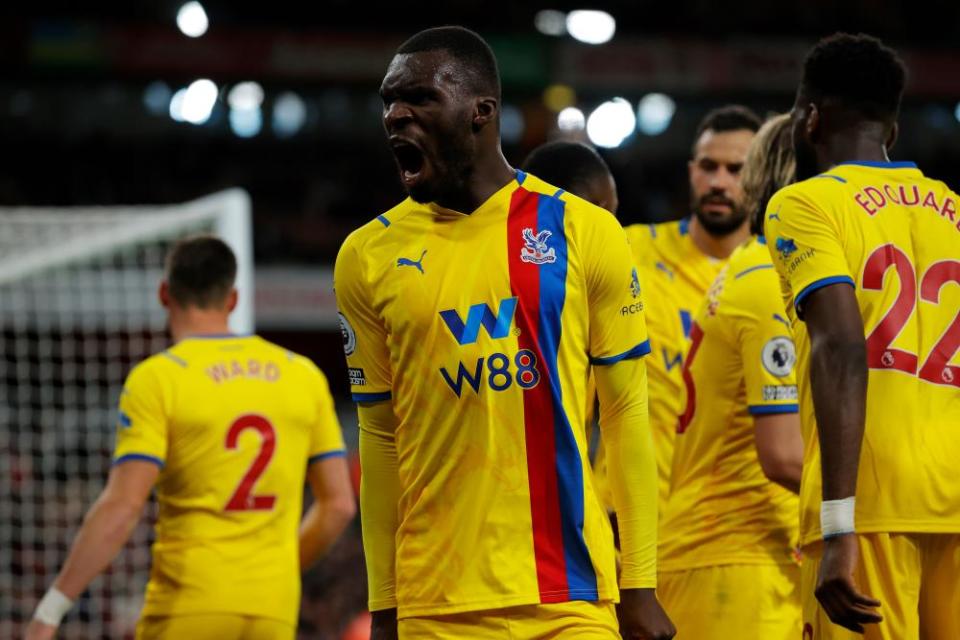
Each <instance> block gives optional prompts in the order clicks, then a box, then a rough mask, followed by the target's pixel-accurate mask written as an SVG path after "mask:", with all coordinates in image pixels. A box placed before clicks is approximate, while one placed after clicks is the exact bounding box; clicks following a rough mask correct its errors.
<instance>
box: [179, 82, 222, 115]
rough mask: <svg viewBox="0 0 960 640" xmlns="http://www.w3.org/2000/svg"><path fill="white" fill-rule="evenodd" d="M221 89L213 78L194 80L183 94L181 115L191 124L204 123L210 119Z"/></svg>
mask: <svg viewBox="0 0 960 640" xmlns="http://www.w3.org/2000/svg"><path fill="white" fill-rule="evenodd" d="M219 93H220V90H219V89H217V85H215V84H214V83H213V80H207V79H206V78H204V79H202V80H194V81H193V82H191V83H190V86H189V87H187V92H186V93H185V94H184V96H183V106H182V107H181V109H180V115H181V116H183V119H184V120H186V121H187V122H189V123H191V124H203V123H204V122H206V121H207V120H209V119H210V114H211V113H212V112H213V106H214V105H215V104H216V103H217V95H218V94H219Z"/></svg>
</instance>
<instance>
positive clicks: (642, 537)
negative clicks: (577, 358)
mask: <svg viewBox="0 0 960 640" xmlns="http://www.w3.org/2000/svg"><path fill="white" fill-rule="evenodd" d="M596 376H597V394H598V395H599V396H600V429H601V433H602V437H603V444H604V450H605V452H606V454H607V476H608V479H609V483H610V489H611V491H612V493H613V505H614V508H615V510H616V513H617V527H618V530H619V534H620V550H621V571H620V588H621V589H649V588H654V587H656V586H657V491H658V487H657V460H656V456H655V455H654V449H653V437H652V435H651V433H650V422H649V418H648V416H647V365H646V363H645V362H644V360H643V358H634V359H627V360H623V361H621V362H618V363H617V364H614V365H612V366H609V367H597V368H596Z"/></svg>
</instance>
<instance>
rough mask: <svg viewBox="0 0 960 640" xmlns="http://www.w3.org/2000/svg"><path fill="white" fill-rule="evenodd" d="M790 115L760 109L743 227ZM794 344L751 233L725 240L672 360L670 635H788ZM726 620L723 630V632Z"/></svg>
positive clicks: (796, 473)
mask: <svg viewBox="0 0 960 640" xmlns="http://www.w3.org/2000/svg"><path fill="white" fill-rule="evenodd" d="M793 175H794V163H793V154H792V152H791V149H790V131H789V117H788V116H786V115H781V116H776V117H774V118H771V119H770V120H768V121H767V123H766V124H764V126H763V127H762V128H761V129H760V131H759V132H758V133H757V135H756V137H755V138H754V140H753V142H752V144H751V146H750V150H749V153H748V155H747V160H746V164H745V166H744V173H743V185H744V189H745V198H746V201H747V203H749V206H750V210H749V213H750V215H751V223H752V227H753V229H754V232H755V233H757V232H759V231H761V229H760V226H761V223H762V219H761V217H760V215H761V214H760V213H759V212H762V211H763V210H764V209H765V206H766V201H767V200H768V199H769V198H770V196H771V195H772V194H773V193H774V192H776V191H777V189H779V188H781V187H783V186H785V185H787V184H789V183H790V182H792V180H793ZM795 361H796V357H795V355H794V346H793V341H792V337H791V331H790V324H789V323H788V322H787V320H786V313H785V312H784V309H783V303H782V300H781V296H780V289H779V283H778V280H777V274H776V272H775V271H774V269H773V265H772V263H771V261H770V256H769V253H768V252H767V248H766V246H765V245H764V238H763V236H762V235H761V234H759V233H758V235H756V236H754V237H751V238H750V239H749V240H748V241H747V242H746V243H744V244H743V245H741V246H740V247H739V248H737V249H736V251H734V253H733V254H732V255H731V257H730V261H729V263H728V264H727V266H726V267H725V268H724V269H723V270H722V271H721V272H720V275H719V276H718V277H717V279H716V281H715V282H714V284H713V286H712V287H711V288H710V290H709V291H708V293H707V297H706V299H705V300H704V302H703V305H702V306H701V308H700V310H699V312H698V313H697V314H696V316H695V321H694V325H693V328H692V331H691V343H690V350H689V352H688V354H687V357H686V359H685V362H684V369H683V379H684V383H685V385H686V403H685V407H684V410H683V413H682V414H681V415H680V416H679V419H678V425H677V438H676V445H675V447H676V448H675V450H674V457H673V469H672V472H671V487H670V497H669V499H668V501H667V505H666V509H665V512H664V513H663V514H662V519H661V535H660V539H661V540H662V543H661V545H660V549H659V567H660V576H659V585H660V586H659V589H658V591H659V592H660V594H661V601H662V602H663V606H664V608H666V610H667V612H668V614H669V615H670V617H671V619H673V620H674V621H675V623H676V626H677V637H681V638H697V639H698V640H711V639H713V638H716V639H717V640H720V639H725V638H729V637H731V633H734V634H735V635H736V637H737V638H739V639H741V640H761V639H762V640H779V639H781V638H782V639H784V640H786V639H788V638H789V639H793V638H798V637H799V636H800V634H801V632H802V631H801V616H800V592H799V583H800V569H799V566H798V562H797V557H796V554H795V551H794V550H795V548H796V541H797V527H798V523H797V509H798V503H797V496H796V493H797V492H798V491H799V486H800V472H801V468H802V464H803V443H802V441H801V437H800V423H799V419H798V417H797V387H796V381H795V379H794V371H793V368H794V363H795ZM734 630H735V631H734Z"/></svg>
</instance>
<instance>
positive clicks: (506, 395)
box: [334, 27, 673, 640]
mask: <svg viewBox="0 0 960 640" xmlns="http://www.w3.org/2000/svg"><path fill="white" fill-rule="evenodd" d="M380 92H381V96H382V98H383V104H384V112H383V123H384V127H385V129H386V133H387V136H388V139H389V143H390V146H391V149H392V150H393V153H394V155H395V157H396V160H397V165H398V168H399V173H400V178H401V181H402V183H403V185H404V187H405V188H406V190H407V192H408V194H409V195H410V197H409V198H407V199H406V200H404V201H403V202H401V203H400V204H399V205H397V206H396V207H394V208H393V209H391V210H390V211H388V212H386V213H384V214H382V215H380V216H377V218H376V219H374V220H372V221H371V222H370V223H368V224H367V225H365V226H363V227H361V228H360V229H358V230H357V231H355V232H354V233H353V234H351V236H350V237H349V238H348V239H347V240H346V242H345V243H344V245H343V247H342V248H341V250H340V254H339V255H338V257H337V264H336V269H335V274H334V278H335V284H336V293H337V303H338V306H339V308H340V311H341V313H342V316H343V317H342V319H341V320H342V322H343V331H344V345H345V351H346V355H347V362H348V365H349V367H350V381H351V387H352V391H353V394H354V398H355V399H356V400H357V401H358V403H359V405H358V406H359V416H360V429H361V430H360V437H361V445H360V453H361V463H362V465H363V482H362V485H361V498H360V499H361V516H362V519H363V535H364V547H365V550H366V560H367V571H368V575H369V589H370V609H371V610H372V611H373V629H372V632H373V638H376V639H378V640H379V639H382V638H395V637H397V636H399V637H400V638H474V639H480V640H482V639H484V638H491V639H492V638H497V639H500V638H504V637H513V638H585V639H589V638H617V637H620V635H619V634H620V632H622V633H623V634H624V636H625V637H628V638H670V637H672V636H673V627H672V625H671V623H670V621H669V620H668V619H667V618H666V616H665V614H664V613H663V611H662V609H661V608H660V606H659V604H658V603H657V600H656V596H655V593H654V586H655V583H656V555H655V552H656V549H655V547H656V471H655V461H654V456H653V449H652V439H651V437H650V433H649V431H648V426H647V419H646V383H645V377H646V375H645V366H644V361H643V359H642V357H641V356H642V355H643V354H645V353H646V352H647V336H646V328H645V325H644V321H643V313H642V306H641V298H640V293H641V291H640V283H639V280H638V279H637V275H636V270H635V267H634V262H633V259H632V257H631V255H630V251H629V247H628V246H627V241H626V238H625V236H624V233H623V230H622V228H621V227H620V225H619V224H618V223H617V221H616V219H615V218H614V217H613V216H612V215H610V214H609V213H606V212H604V211H603V210H601V209H599V208H597V207H595V206H593V205H591V204H589V203H588V202H586V201H584V200H582V199H580V198H577V197H575V196H572V195H570V194H567V193H560V192H559V190H558V189H556V188H555V187H552V186H550V185H548V184H546V183H545V182H543V181H541V180H539V179H538V178H536V177H534V176H532V175H527V174H525V173H523V172H520V171H515V170H514V169H512V168H511V167H510V166H509V165H508V164H507V162H506V160H505V159H504V157H503V154H502V152H501V150H500V134H499V112H500V82H499V73H498V71H497V66H496V60H495V58H494V56H493V53H492V51H491V50H490V48H489V46H488V45H487V44H486V42H484V41H483V39H482V38H480V36H478V35H477V34H475V33H473V32H471V31H468V30H466V29H463V28H460V27H441V28H435V29H428V30H426V31H422V32H420V33H418V34H417V35H414V36H413V37H412V38H411V39H409V40H408V41H407V42H406V43H404V44H403V45H401V47H400V48H399V49H398V51H397V54H396V55H395V57H394V58H393V60H392V61H391V63H390V66H389V68H388V69H387V73H386V76H385V78H384V80H383V83H382V85H381V88H380ZM414 263H415V264H414ZM417 265H419V266H417ZM591 363H593V364H594V365H596V366H595V367H594V368H595V371H596V378H597V389H598V392H599V397H600V423H601V425H603V430H604V438H605V439H606V440H607V442H608V443H615V445H616V446H615V447H611V448H610V450H609V451H608V455H609V468H610V472H609V473H610V479H611V480H610V481H611V484H612V485H613V493H614V500H615V502H616V506H617V509H618V513H619V514H620V516H621V521H620V527H621V531H620V534H621V545H622V548H623V556H622V558H623V561H622V567H623V569H622V575H621V578H620V588H621V589H622V590H621V591H620V592H619V598H620V599H621V603H622V618H621V620H620V629H619V630H618V625H617V622H618V621H617V618H616V615H615V613H614V602H615V601H616V600H617V598H618V585H617V577H616V571H615V567H614V547H613V541H612V536H611V535H610V529H609V526H607V525H606V523H605V520H606V513H605V512H604V510H603V508H602V507H601V506H600V504H599V501H598V499H597V498H596V495H595V494H594V491H593V487H592V484H591V477H590V473H589V468H588V461H587V458H586V442H585V440H584V429H583V415H584V407H585V405H586V401H585V396H586V391H585V387H586V379H587V371H588V367H590V365H591Z"/></svg>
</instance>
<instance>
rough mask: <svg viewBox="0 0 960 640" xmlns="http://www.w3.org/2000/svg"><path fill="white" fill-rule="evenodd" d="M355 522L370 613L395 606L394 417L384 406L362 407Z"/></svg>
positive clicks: (396, 477) (397, 497) (397, 489)
mask: <svg viewBox="0 0 960 640" xmlns="http://www.w3.org/2000/svg"><path fill="white" fill-rule="evenodd" d="M359 416H360V466H361V469H362V475H361V481H360V521H361V524H362V533H363V550H364V553H365V555H366V563H367V582H368V589H369V606H370V610H371V611H377V610H381V609H390V608H393V607H396V606H397V603H396V590H395V582H394V580H395V561H396V535H397V526H398V515H397V504H398V502H399V500H400V480H399V474H398V468H399V467H398V462H397V449H396V443H395V440H394V436H393V433H394V431H395V426H396V425H395V418H394V415H393V407H392V405H391V404H390V403H389V402H382V403H377V404H374V405H361V406H360V407H359Z"/></svg>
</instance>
